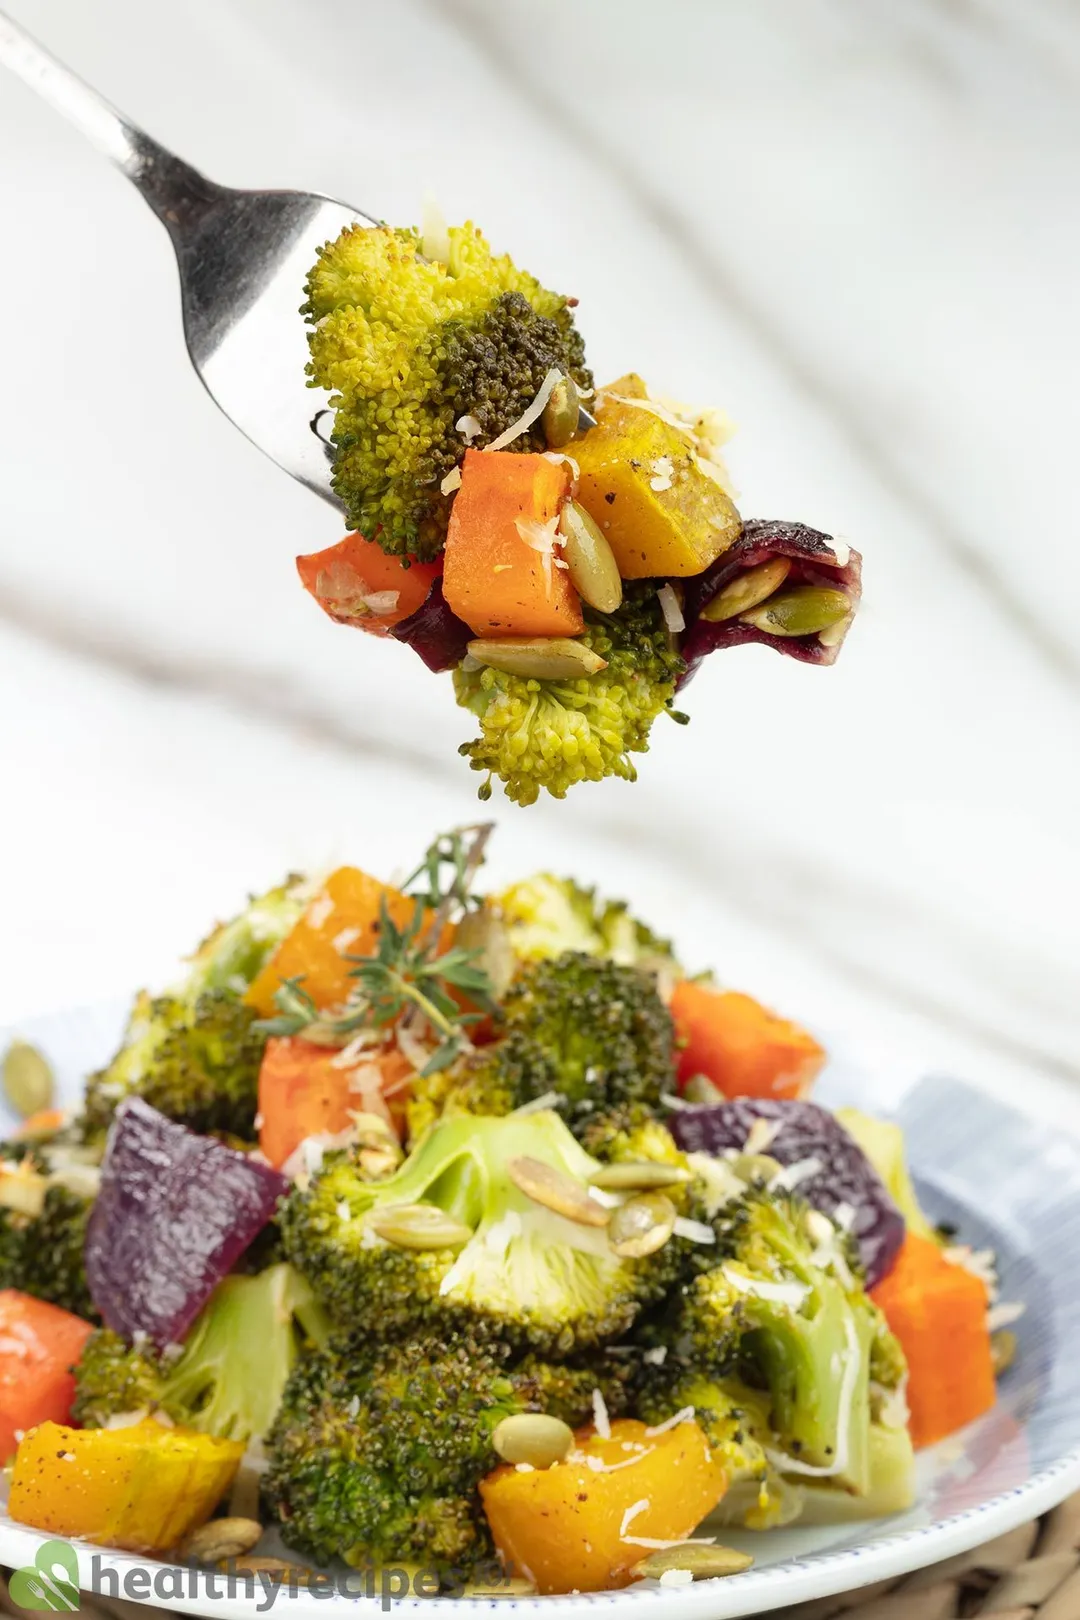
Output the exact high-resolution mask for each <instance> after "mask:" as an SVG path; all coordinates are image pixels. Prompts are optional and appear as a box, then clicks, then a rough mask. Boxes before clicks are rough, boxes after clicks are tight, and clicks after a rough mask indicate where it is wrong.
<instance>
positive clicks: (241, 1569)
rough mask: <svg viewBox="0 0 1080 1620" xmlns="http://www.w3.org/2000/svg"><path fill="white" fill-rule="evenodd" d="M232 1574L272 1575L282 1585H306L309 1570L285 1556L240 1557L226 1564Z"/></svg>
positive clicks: (309, 1574) (308, 1578)
mask: <svg viewBox="0 0 1080 1620" xmlns="http://www.w3.org/2000/svg"><path fill="white" fill-rule="evenodd" d="M228 1572H229V1573H230V1574H233V1575H256V1576H258V1575H273V1576H276V1577H277V1580H278V1582H279V1583H280V1584H281V1585H282V1586H286V1585H287V1586H306V1585H307V1583H308V1581H310V1579H311V1570H310V1569H308V1568H306V1566H305V1565H303V1564H290V1563H289V1561H288V1560H287V1559H285V1558H244V1557H240V1558H238V1559H236V1561H235V1562H231V1563H230V1564H229V1566H228Z"/></svg>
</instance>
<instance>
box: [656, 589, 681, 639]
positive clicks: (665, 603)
mask: <svg viewBox="0 0 1080 1620" xmlns="http://www.w3.org/2000/svg"><path fill="white" fill-rule="evenodd" d="M656 594H657V597H658V598H659V601H660V610H661V612H662V613H663V615H664V623H665V624H666V625H667V627H668V629H669V630H670V631H671V633H672V635H673V636H677V635H678V634H679V632H680V630H685V629H686V620H685V618H684V617H683V610H682V608H681V607H680V606H679V598H678V597H677V596H676V595H675V591H674V588H673V587H672V586H671V585H661V587H660V589H659V590H658V591H657V593H656Z"/></svg>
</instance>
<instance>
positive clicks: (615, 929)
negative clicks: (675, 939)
mask: <svg viewBox="0 0 1080 1620" xmlns="http://www.w3.org/2000/svg"><path fill="white" fill-rule="evenodd" d="M494 904H495V905H496V906H497V907H498V909H499V912H500V914H501V916H502V920H503V922H504V924H505V925H506V928H507V931H508V933H509V935H510V944H511V946H512V948H513V951H514V955H515V956H516V957H517V958H518V959H519V960H520V961H522V962H535V961H539V960H540V959H541V958H543V957H549V956H561V955H562V953H563V952H564V951H584V952H585V953H586V954H587V955H588V956H607V957H610V958H611V960H612V961H613V962H621V963H622V964H623V965H624V966H627V967H644V968H648V969H651V970H654V971H661V970H663V969H665V968H671V967H673V966H674V958H673V957H672V952H671V943H670V941H669V940H666V939H661V938H660V937H659V935H658V934H654V933H653V931H652V929H651V928H649V927H648V926H647V924H645V923H643V922H639V921H638V919H637V918H636V917H634V916H632V915H631V912H630V908H629V906H628V905H627V904H626V902H625V900H602V899H601V898H600V897H599V895H598V894H597V892H596V890H595V889H586V888H585V887H584V886H583V885H582V884H580V883H575V882H574V879H573V878H560V877H555V876H554V875H553V874H552V873H551V872H538V873H537V874H536V876H535V877H531V878H526V879H525V881H524V882H522V883H515V884H513V885H512V886H511V887H510V888H509V889H504V891H503V892H502V894H500V895H496V896H495V897H494Z"/></svg>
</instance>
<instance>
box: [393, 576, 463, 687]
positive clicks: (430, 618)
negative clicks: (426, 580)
mask: <svg viewBox="0 0 1080 1620" xmlns="http://www.w3.org/2000/svg"><path fill="white" fill-rule="evenodd" d="M390 634H391V635H392V636H393V638H394V640H395V641H404V642H405V643H406V644H407V645H408V646H410V647H411V648H412V650H413V652H415V653H418V654H419V656H420V657H421V658H422V659H423V660H424V663H425V664H426V665H427V667H428V669H430V670H432V671H434V673H435V674H441V673H442V671H443V670H447V669H453V668H454V667H455V666H456V665H457V664H460V663H461V660H462V659H463V658H464V656H465V649H466V647H467V646H468V643H469V642H470V641H471V640H472V635H473V633H472V631H471V630H470V629H469V627H468V625H467V624H463V623H462V621H461V620H460V619H459V618H458V617H457V615H456V614H454V613H452V612H451V611H450V609H449V607H448V606H447V604H446V598H445V596H444V595H443V591H442V580H441V579H436V580H434V581H433V582H432V586H431V590H430V591H429V593H428V597H427V601H426V602H424V603H423V604H422V605H421V606H420V607H418V608H417V610H416V612H415V613H410V615H409V617H408V618H407V619H402V621H401V623H400V624H395V625H393V626H391V629H390Z"/></svg>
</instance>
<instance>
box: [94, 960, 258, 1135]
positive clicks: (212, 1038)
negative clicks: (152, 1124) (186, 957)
mask: <svg viewBox="0 0 1080 1620" xmlns="http://www.w3.org/2000/svg"><path fill="white" fill-rule="evenodd" d="M257 1018H258V1014H257V1013H256V1012H254V1011H253V1010H252V1009H251V1008H250V1007H246V1006H245V1005H244V1003H243V1002H242V1001H241V1000H240V999H239V998H238V997H237V996H236V995H235V993H234V992H233V991H231V990H207V991H204V992H203V993H202V994H201V995H199V996H197V997H196V998H195V1000H194V1002H189V1001H188V999H187V998H186V997H184V996H181V995H166V996H157V997H153V998H152V997H150V996H149V995H147V994H146V992H145V991H144V992H142V993H141V994H140V995H139V997H138V998H137V1000H136V1002H135V1006H134V1008H133V1009H132V1014H131V1018H130V1020H129V1023H128V1027H127V1030H126V1032H125V1035H124V1042H123V1045H122V1046H121V1048H120V1050H119V1052H117V1054H116V1056H115V1057H114V1058H113V1060H112V1062H111V1063H110V1064H109V1066H108V1068H106V1069H101V1070H99V1071H98V1072H97V1073H96V1074H92V1075H91V1076H90V1078H89V1079H88V1080H87V1083H86V1096H85V1100H84V1104H83V1113H82V1120H83V1128H84V1130H85V1132H86V1135H87V1137H88V1139H92V1138H93V1137H94V1135H95V1134H98V1133H101V1132H103V1131H106V1130H107V1129H108V1127H109V1125H110V1123H111V1121H112V1117H113V1115H114V1114H115V1112H116V1109H117V1107H118V1105H119V1104H120V1103H121V1102H122V1101H123V1100H124V1098H125V1097H131V1096H136V1097H142V1098H143V1100H144V1101H145V1102H148V1103H149V1104H150V1106H151V1107H152V1108H156V1109H157V1110H158V1112H159V1113H162V1114H165V1115H166V1116H167V1118H169V1119H175V1120H177V1121H178V1122H179V1123H180V1124H182V1125H186V1126H187V1127H188V1129H189V1130H192V1131H198V1132H200V1133H202V1134H206V1133H208V1132H218V1133H223V1134H226V1135H230V1136H236V1137H240V1138H242V1139H243V1140H247V1141H250V1140H251V1139H252V1138H253V1136H254V1134H255V1114H256V1110H257V1108H258V1086H259V1065H260V1063H261V1062H262V1055H263V1050H264V1048H265V1046H266V1035H265V1034H264V1033H263V1032H262V1031H261V1030H259V1029H257V1028H256V1027H255V1025H256V1020H257Z"/></svg>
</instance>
